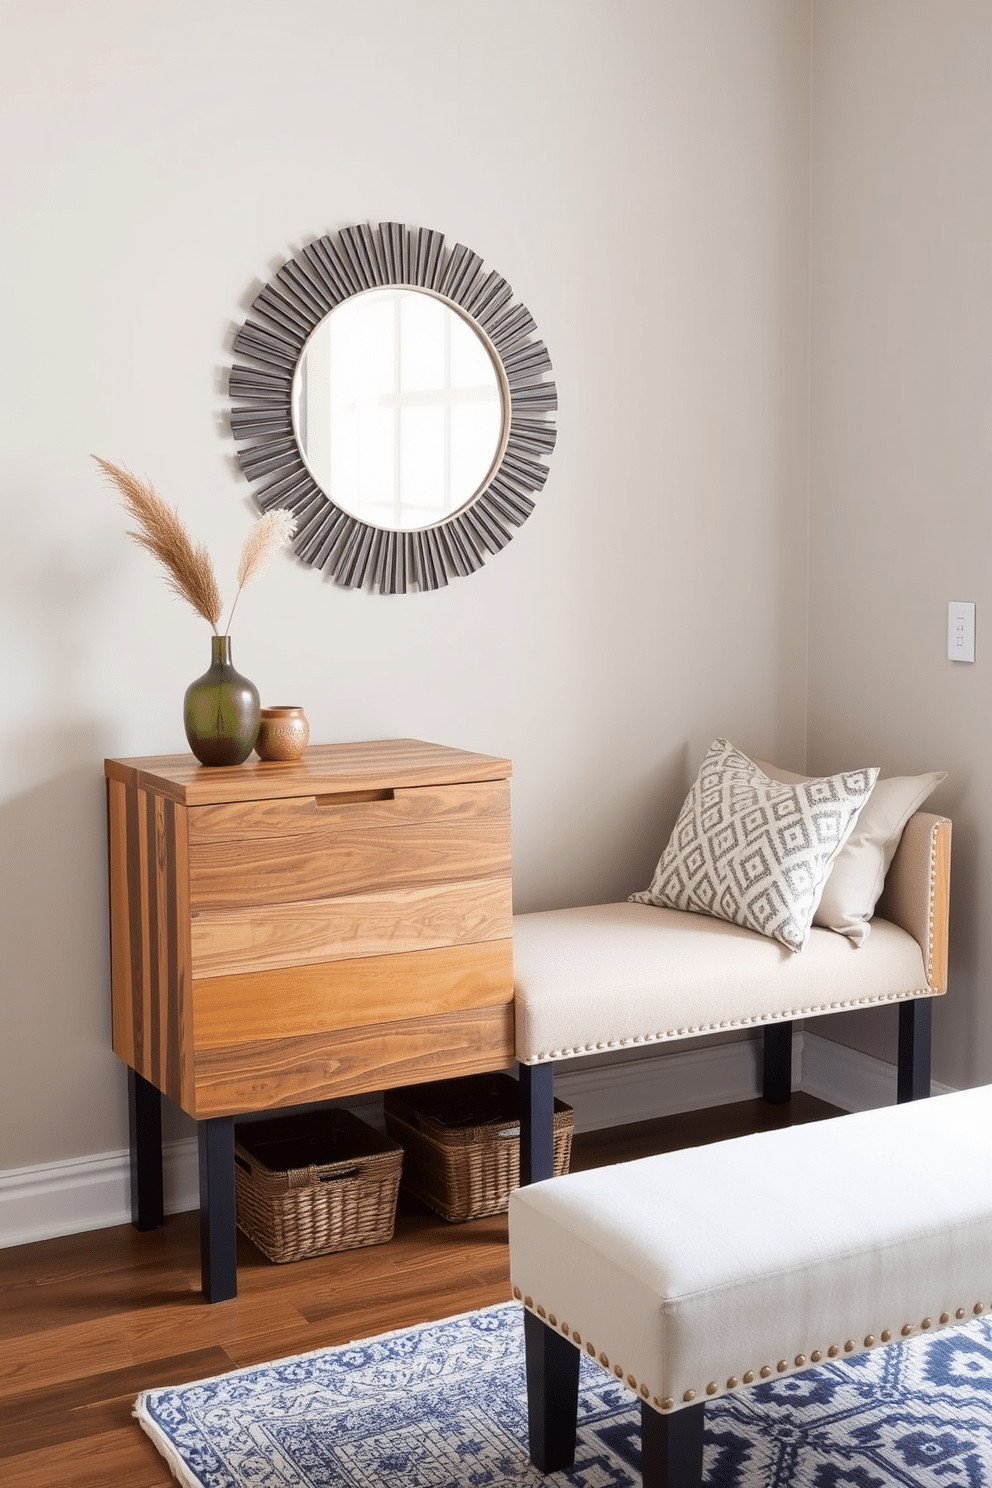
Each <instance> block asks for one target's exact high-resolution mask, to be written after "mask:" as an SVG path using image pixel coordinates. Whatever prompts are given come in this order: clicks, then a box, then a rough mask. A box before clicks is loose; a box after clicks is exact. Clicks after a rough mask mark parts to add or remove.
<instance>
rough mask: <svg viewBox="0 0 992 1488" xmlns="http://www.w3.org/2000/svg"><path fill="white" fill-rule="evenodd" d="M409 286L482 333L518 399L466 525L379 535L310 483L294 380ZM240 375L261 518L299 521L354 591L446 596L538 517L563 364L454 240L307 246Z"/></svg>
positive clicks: (402, 234)
mask: <svg viewBox="0 0 992 1488" xmlns="http://www.w3.org/2000/svg"><path fill="white" fill-rule="evenodd" d="M390 285H398V286H402V285H408V286H409V287H410V288H412V289H422V290H427V291H429V292H430V293H432V294H435V295H437V296H438V297H439V298H441V299H443V300H446V301H448V302H449V303H450V304H451V305H452V306H454V308H455V309H457V310H458V312H459V313H460V314H461V315H463V316H464V317H465V318H466V319H467V320H469V321H470V322H471V323H472V324H473V325H474V326H475V327H476V329H477V330H478V331H479V333H480V335H481V336H482V338H483V340H484V341H485V342H486V344H487V345H488V346H489V347H490V348H491V349H492V351H493V353H494V354H495V356H496V357H497V358H498V361H499V363H500V365H501V367H502V370H503V376H504V377H505V379H506V389H508V395H509V409H508V411H507V413H508V423H509V430H508V433H507V435H506V443H505V448H504V450H503V453H502V458H501V459H500V460H499V462H498V463H497V465H496V466H495V468H494V470H493V472H492V474H491V476H490V477H489V480H488V481H487V483H486V484H485V485H484V487H483V488H482V490H481V491H479V492H478V493H477V494H476V496H475V497H474V498H473V500H471V501H470V502H468V503H467V505H465V506H464V507H462V509H461V510H460V511H457V512H455V513H454V514H453V515H452V516H450V517H447V518H445V519H444V520H443V521H441V522H438V523H437V524H435V525H434V526H430V527H422V528H418V529H416V530H413V531H406V532H400V531H394V530H393V529H390V528H385V527H374V526H370V525H369V524H368V523H366V522H363V521H361V520H360V519H359V518H357V517H353V516H351V515H350V514H349V513H347V512H345V511H343V510H342V509H341V508H340V507H338V506H336V505H335V503H334V502H333V501H332V500H331V498H330V496H329V495H328V493H327V492H326V491H324V490H322V489H321V487H320V486H319V485H318V484H317V483H316V481H315V480H314V478H313V476H312V475H311V474H310V471H309V470H308V468H307V466H306V463H305V461H304V459H303V455H302V452H301V450H300V448H299V445H298V443H297V440H296V435H295V431H294V428H293V419H292V388H293V376H294V374H295V371H296V366H297V363H298V361H299V359H300V356H301V354H302V352H303V348H304V346H305V345H306V342H307V340H308V339H309V337H310V335H311V333H312V332H313V330H314V328H315V327H316V326H317V325H318V324H319V323H320V321H322V320H323V319H324V317H325V316H326V315H329V314H330V312H331V311H332V310H333V309H334V308H335V306H337V305H340V304H341V303H342V302H343V301H345V300H347V299H350V298H351V297H352V296H353V295H356V294H361V293H363V292H364V291H365V290H368V289H377V288H384V287H387V286H390ZM234 350H235V353H236V354H237V355H238V356H240V357H244V358H246V359H247V361H248V363H250V364H249V365H245V364H243V363H236V364H235V365H234V367H232V369H231V374H230V382H229V393H230V398H231V403H232V409H231V431H232V433H233V435H234V438H235V440H236V442H237V443H238V444H240V445H243V446H244V448H241V449H239V450H238V452H237V454H238V461H239V463H240V465H241V469H242V471H243V472H244V475H245V477H246V479H247V480H248V481H263V482H264V484H263V485H262V486H261V487H260V488H259V489H258V490H256V492H255V497H256V500H257V501H258V504H259V506H260V507H261V508H262V510H263V511H269V510H271V509H272V508H273V507H283V508H285V509H286V510H288V511H291V512H293V514H294V515H295V517H296V519H297V531H296V537H295V539H294V544H293V545H294V547H295V549H296V552H297V554H298V556H299V557H300V558H302V559H303V561H304V562H306V563H309V564H311V565H312V566H313V567H315V568H322V569H324V570H325V572H327V573H328V574H329V576H330V577H331V578H332V579H334V581H335V582H336V583H338V584H343V585H345V586H346V587H347V588H350V589H361V588H363V587H365V585H368V586H369V588H370V589H372V590H373V591H378V592H379V593H382V594H402V593H406V592H408V591H409V590H412V589H420V590H427V589H440V588H442V587H443V586H444V585H446V584H447V583H448V581H449V579H451V578H456V577H461V576H464V575H465V574H470V573H474V572H475V571H476V570H477V569H479V568H481V567H482V565H483V563H484V562H485V560H486V558H487V557H488V556H489V555H490V554H492V553H498V552H499V551H500V550H501V549H502V548H504V547H506V545H507V543H508V542H509V541H510V539H511V538H512V537H513V536H514V533H515V532H516V529H517V528H518V527H519V526H520V525H521V523H523V522H524V521H525V520H526V519H527V517H528V516H529V515H530V513H531V512H532V511H533V509H534V497H535V496H536V495H537V494H538V493H539V492H540V491H541V489H542V488H543V486H544V483H545V481H546V479H547V475H548V469H547V465H546V464H545V463H544V461H546V460H547V458H548V457H550V454H551V451H552V450H553V449H554V444H555V438H556V434H557V431H556V428H555V425H554V421H553V420H552V419H551V418H550V417H549V415H550V414H552V413H553V412H554V411H555V410H556V409H557V407H558V397H557V390H556V388H555V384H554V382H553V381H551V380H549V378H548V375H547V374H549V373H550V372H551V370H552V368H551V358H550V356H549V355H548V349H547V347H546V346H545V344H544V342H543V341H542V340H541V339H540V338H539V337H538V336H537V326H536V325H535V323H534V319H533V317H532V316H531V314H530V311H529V310H528V309H527V308H526V306H525V305H522V304H521V303H520V302H519V301H515V300H514V296H513V291H512V289H511V288H510V286H509V284H507V282H506V280H505V279H503V278H502V277H501V276H500V275H499V274H497V273H495V272H494V271H492V270H491V271H489V272H488V273H486V272H484V269H483V261H482V259H481V257H480V256H479V254H477V253H473V252H472V250H471V249H469V248H466V247H465V246H464V245H463V244H461V243H456V244H455V246H454V248H452V249H450V250H449V249H448V248H447V247H446V245H445V241H444V235H443V233H439V232H435V231H433V230H432V229H430V228H419V229H417V228H410V227H407V226H405V225H404V224H403V223H399V222H381V223H379V224H378V225H377V226H374V225H373V224H372V223H361V224H359V225H357V226H354V227H344V228H342V229H341V230H340V231H339V232H337V233H328V234H325V236H324V237H321V238H318V239H316V240H315V241H314V242H312V243H309V244H308V245H307V246H306V247H305V248H304V249H303V251H302V252H301V253H299V254H298V255H297V256H296V257H294V258H291V259H289V260H288V261H287V262H286V263H284V264H283V265H282V267H281V268H279V269H277V270H276V272H275V274H274V276H273V278H272V281H271V282H270V283H269V284H267V285H266V286H265V287H264V289H262V290H261V292H260V293H259V294H258V295H257V296H256V298H255V300H254V301H253V303H252V306H251V311H250V314H249V318H248V319H247V320H246V321H245V323H244V325H243V326H242V327H241V329H240V330H239V331H238V334H237V337H236V338H235V342H234Z"/></svg>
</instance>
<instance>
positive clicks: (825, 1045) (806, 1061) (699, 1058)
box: [0, 1032, 948, 1249]
mask: <svg viewBox="0 0 992 1488" xmlns="http://www.w3.org/2000/svg"><path fill="white" fill-rule="evenodd" d="M759 1056H760V1043H759V1042H758V1041H756V1040H739V1041H737V1042H732V1043H726V1044H713V1045H712V1046H711V1047H703V1048H697V1049H692V1050H690V1051H689V1052H686V1053H682V1052H678V1051H673V1052H671V1053H666V1054H663V1055H662V1054H660V1051H659V1054H658V1055H656V1056H654V1057H644V1056H643V1055H639V1056H638V1057H637V1058H634V1059H630V1060H626V1061H624V1060H620V1059H618V1060H617V1061H615V1062H613V1063H608V1064H601V1065H597V1066H595V1067H594V1068H591V1069H586V1068H583V1065H582V1061H581V1060H576V1061H574V1065H573V1064H563V1065H560V1066H559V1068H558V1070H557V1071H556V1076H555V1089H556V1092H557V1094H559V1095H560V1096H561V1098H562V1099H563V1100H565V1101H567V1102H568V1104H569V1105H570V1106H572V1107H573V1109H574V1111H575V1130H576V1131H577V1132H584V1131H596V1130H598V1129H600V1128H602V1127H606V1126H623V1125H627V1124H629V1123H631V1122H635V1121H650V1120H654V1119H656V1118H658V1117H661V1116H673V1115H677V1114H679V1113H680V1112H683V1111H692V1110H699V1109H702V1108H704V1107H708V1106H721V1105H729V1104H731V1103H732V1102H734V1101H743V1100H752V1099H753V1098H754V1097H755V1096H757V1095H758V1094H759V1092H760V1069H759ZM792 1068H793V1087H794V1088H795V1089H799V1090H803V1091H805V1092H806V1093H807V1094H810V1095H814V1096H818V1097H819V1098H820V1099H821V1100H825V1101H828V1102H829V1103H830V1104H831V1105H835V1106H839V1107H840V1108H841V1110H844V1111H862V1110H868V1109H871V1108H873V1107H876V1106H886V1105H891V1104H892V1103H893V1102H894V1101H895V1095H896V1069H895V1065H890V1064H886V1063H885V1062H884V1061H883V1060H880V1059H872V1058H870V1057H869V1056H868V1055H867V1054H859V1053H857V1051H856V1050H854V1049H847V1048H845V1047H844V1046H843V1045H842V1044H835V1043H833V1042H831V1040H830V1039H825V1038H821V1037H820V1036H819V1035H818V1034H810V1033H803V1032H799V1033H797V1034H796V1036H795V1038H794V1040H793V1052H792ZM931 1089H932V1092H933V1094H935V1095H937V1094H943V1093H946V1091H947V1089H948V1087H947V1086H943V1085H937V1084H936V1083H935V1084H934V1085H932V1086H931ZM352 1109H353V1110H355V1111H357V1113H358V1114H359V1115H360V1116H361V1117H362V1118H363V1119H364V1120H366V1121H370V1122H371V1123H372V1124H374V1125H379V1124H380V1123H381V1107H379V1106H378V1104H377V1103H376V1102H375V1101H371V1102H369V1101H365V1102H358V1101H356V1102H355V1103H354V1105H353V1106H352ZM164 1183H165V1212H166V1213H167V1214H179V1213H181V1212H183V1211H184V1210H187V1209H195V1208H196V1207H197V1204H198V1203H199V1175H198V1171H197V1150H196V1140H195V1138H185V1139H183V1140H181V1141H176V1142H168V1143H166V1144H165V1149H164ZM130 1218H131V1206H130V1164H129V1159H128V1154H127V1152H126V1151H125V1152H105V1153H101V1154H98V1155H97V1156H94V1157H84V1158H75V1159H72V1160H70V1161H68V1162H61V1163H43V1164H40V1165H39V1166H37V1167H32V1168H14V1169H10V1170H8V1171H7V1172H5V1173H0V1249H2V1248H4V1247H7V1246H12V1245H27V1244H30V1243H32V1242H34V1241H36V1240H47V1239H51V1238H52V1237H54V1236H56V1235H76V1234H79V1233H80V1232H81V1231H84V1230H100V1229H105V1228H107V1227H108V1226H110V1225H120V1224H127V1223H129V1221H130Z"/></svg>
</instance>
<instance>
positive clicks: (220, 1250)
mask: <svg viewBox="0 0 992 1488" xmlns="http://www.w3.org/2000/svg"><path fill="white" fill-rule="evenodd" d="M196 1138H197V1143H198V1146H199V1150H200V1276H201V1280H202V1285H203V1295H204V1296H205V1297H206V1299H207V1301H208V1302H225V1301H227V1299H228V1298H229V1297H236V1296H237V1295H238V1227H237V1219H236V1213H235V1207H234V1117H233V1116H213V1117H211V1118H210V1119H209V1120H208V1121H198V1122H197V1124H196Z"/></svg>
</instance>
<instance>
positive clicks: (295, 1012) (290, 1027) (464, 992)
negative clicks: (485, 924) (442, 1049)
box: [193, 940, 513, 1049]
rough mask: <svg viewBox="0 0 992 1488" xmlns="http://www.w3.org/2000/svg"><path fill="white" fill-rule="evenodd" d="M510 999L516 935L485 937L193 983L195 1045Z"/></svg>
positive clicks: (291, 1034)
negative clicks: (435, 947) (436, 947)
mask: <svg viewBox="0 0 992 1488" xmlns="http://www.w3.org/2000/svg"><path fill="white" fill-rule="evenodd" d="M512 1001H513V942H512V941H511V940H494V941H484V942H480V943H477V944H473V945H466V946H444V947H442V948H441V949H439V950H430V951H406V952H400V953H398V954H397V955H395V956H367V957H360V958H358V959H355V960H349V961H330V962H325V963H323V964H318V965H310V966H299V967H287V968H284V969H282V970H279V971H265V972H248V973H246V974H244V975H242V976H221V977H207V978H205V979H200V980H198V981H195V982H194V983H193V1026H194V1028H195V1030H196V1047H197V1049H212V1048H224V1047H232V1046H233V1045H235V1044H255V1043H263V1042H265V1041H267V1040H269V1039H284V1038H296V1037H300V1036H305V1035H307V1034H319V1033H324V1034H331V1033H338V1032H340V1031H342V1030H343V1029H349V1028H362V1027H366V1026H367V1025H368V1024H369V1020H370V1017H373V1016H374V1020H375V1023H376V1024H381V1023H394V1022H399V1021H402V1020H403V1019H408V1018H428V1017H437V1016H439V1015H443V1014H446V1013H453V1012H457V1011H459V1010H464V1009H471V1008H487V1007H498V1006H501V1005H506V1004H509V1003H511V1002H512Z"/></svg>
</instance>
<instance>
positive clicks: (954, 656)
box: [947, 599, 975, 661]
mask: <svg viewBox="0 0 992 1488" xmlns="http://www.w3.org/2000/svg"><path fill="white" fill-rule="evenodd" d="M947 659H948V661H974V659H975V606H974V603H973V602H972V601H971V600H967V599H950V600H948V602H947Z"/></svg>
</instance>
